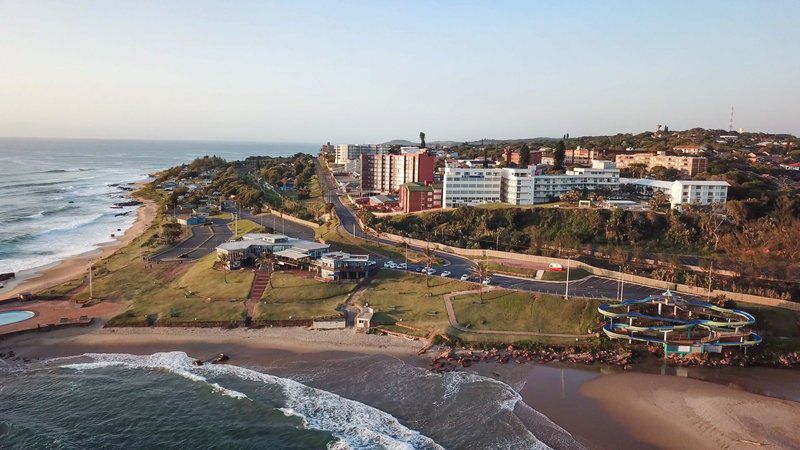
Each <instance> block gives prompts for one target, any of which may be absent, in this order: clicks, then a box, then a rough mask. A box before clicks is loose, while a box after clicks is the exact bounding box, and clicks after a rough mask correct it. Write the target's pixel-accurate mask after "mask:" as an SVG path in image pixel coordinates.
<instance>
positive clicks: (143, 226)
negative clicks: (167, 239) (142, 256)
mask: <svg viewBox="0 0 800 450" xmlns="http://www.w3.org/2000/svg"><path fill="white" fill-rule="evenodd" d="M137 200H139V201H141V202H143V205H141V206H140V207H139V208H138V209H137V211H136V222H134V223H133V225H132V226H131V227H130V228H128V229H127V230H125V233H124V234H123V235H122V236H118V237H116V239H115V240H114V241H112V242H108V243H105V244H100V245H99V246H98V247H99V248H98V249H97V250H94V251H91V252H88V253H84V254H81V255H78V256H74V257H71V258H67V259H65V260H63V261H60V262H57V263H55V264H52V265H50V266H45V267H43V268H37V269H31V270H30V271H23V272H21V273H19V274H18V275H17V276H18V278H19V281H18V282H17V283H16V284H14V285H12V284H11V283H8V284H9V286H13V287H11V289H10V290H8V292H2V293H0V299H12V298H14V297H16V296H17V295H18V294H20V293H23V292H33V293H37V292H42V291H45V290H47V289H48V288H51V287H53V286H57V285H59V284H61V283H66V282H67V281H71V280H74V279H76V278H80V277H82V276H84V275H85V274H86V273H87V272H88V270H89V265H90V261H91V262H92V263H96V262H97V261H99V260H101V259H104V258H107V257H109V256H111V255H112V254H113V253H114V252H116V251H117V250H119V249H120V248H122V247H125V246H126V245H128V244H129V243H131V241H133V240H134V239H136V238H137V237H139V236H141V235H142V233H144V232H145V231H146V230H147V229H148V228H149V227H150V225H151V224H152V223H153V220H154V219H155V217H156V213H157V212H158V205H156V203H155V202H153V201H152V200H147V199H143V198H137ZM7 289H8V288H7Z"/></svg>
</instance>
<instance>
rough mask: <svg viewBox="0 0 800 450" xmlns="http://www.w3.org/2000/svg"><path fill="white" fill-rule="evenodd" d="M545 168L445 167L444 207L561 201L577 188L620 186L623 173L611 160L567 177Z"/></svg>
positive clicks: (596, 161) (567, 174)
mask: <svg viewBox="0 0 800 450" xmlns="http://www.w3.org/2000/svg"><path fill="white" fill-rule="evenodd" d="M543 171H544V166H541V165H540V166H531V167H528V168H509V167H506V168H502V169H497V168H494V169H491V168H489V169H484V168H468V167H451V166H447V167H445V174H444V190H443V197H444V198H443V201H442V203H443V206H444V207H445V208H455V207H459V206H469V205H476V204H481V203H497V202H503V203H509V204H512V205H531V204H534V203H546V202H549V201H554V200H557V199H558V198H559V197H560V196H561V195H562V194H565V193H567V192H569V191H571V190H573V189H579V190H596V189H600V188H606V189H609V190H615V189H617V188H618V187H619V170H618V169H617V168H616V167H615V165H614V163H612V162H610V161H600V160H595V161H593V162H592V167H591V168H585V167H580V168H576V169H574V170H568V171H567V173H566V174H565V175H545V174H543Z"/></svg>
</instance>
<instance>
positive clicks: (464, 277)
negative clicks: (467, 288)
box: [461, 274, 469, 281]
mask: <svg viewBox="0 0 800 450" xmlns="http://www.w3.org/2000/svg"><path fill="white" fill-rule="evenodd" d="M467 280H469V275H467V274H464V275H461V281H467Z"/></svg>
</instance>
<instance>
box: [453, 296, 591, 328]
mask: <svg viewBox="0 0 800 450" xmlns="http://www.w3.org/2000/svg"><path fill="white" fill-rule="evenodd" d="M599 304H600V301H599V300H584V299H570V300H564V299H563V298H561V297H559V296H555V295H548V294H532V293H528V292H517V291H506V290H494V291H489V292H485V293H484V301H483V303H481V300H480V295H479V294H469V295H464V296H458V297H456V298H454V299H453V308H454V309H455V313H456V319H458V322H459V324H462V325H469V327H470V328H472V329H475V330H493V331H532V332H542V333H565V334H584V333H586V331H587V329H589V328H591V327H592V326H593V325H594V324H595V322H596V321H597V320H598V315H597V306H598V305H599Z"/></svg>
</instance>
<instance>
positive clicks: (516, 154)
mask: <svg viewBox="0 0 800 450" xmlns="http://www.w3.org/2000/svg"><path fill="white" fill-rule="evenodd" d="M503 157H504V158H505V160H506V164H516V165H519V161H520V158H521V157H520V151H519V150H513V149H512V148H511V147H506V148H505V149H503ZM541 163H542V151H541V150H528V165H529V166H533V165H536V164H541Z"/></svg>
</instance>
